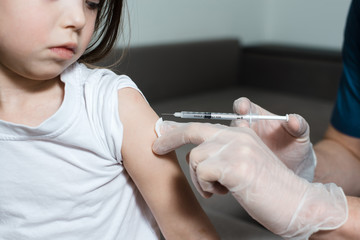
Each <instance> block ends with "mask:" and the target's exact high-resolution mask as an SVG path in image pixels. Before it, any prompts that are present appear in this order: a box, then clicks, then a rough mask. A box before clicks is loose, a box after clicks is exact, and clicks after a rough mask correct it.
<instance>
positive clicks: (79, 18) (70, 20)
mask: <svg viewBox="0 0 360 240" xmlns="http://www.w3.org/2000/svg"><path fill="white" fill-rule="evenodd" d="M71 3H72V4H69V5H68V7H66V8H65V9H64V14H63V17H64V18H63V26H64V27H65V28H72V29H74V30H76V31H78V30H81V29H82V28H83V27H84V26H85V23H86V16H85V9H84V3H83V1H78V0H71Z"/></svg>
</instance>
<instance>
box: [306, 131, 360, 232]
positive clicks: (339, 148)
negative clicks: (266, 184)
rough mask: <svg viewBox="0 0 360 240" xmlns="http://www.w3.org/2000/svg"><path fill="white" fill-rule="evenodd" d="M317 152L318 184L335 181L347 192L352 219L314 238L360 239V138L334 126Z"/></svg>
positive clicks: (316, 180)
mask: <svg viewBox="0 0 360 240" xmlns="http://www.w3.org/2000/svg"><path fill="white" fill-rule="evenodd" d="M314 149H315V152H316V156H317V159H318V164H317V168H316V171H315V179H314V182H322V183H328V182H334V183H336V184H337V185H338V186H341V187H342V188H343V189H344V192H345V194H346V195H347V196H348V197H347V201H348V207H349V218H348V220H347V222H346V223H345V224H344V225H343V226H342V227H340V228H339V229H336V230H333V231H323V232H318V233H316V234H314V235H313V236H312V238H311V239H360V198H359V196H360V184H359V182H360V139H358V138H353V137H350V136H347V135H344V134H342V133H340V132H338V131H337V130H336V129H334V128H333V127H332V126H330V127H329V128H328V130H327V132H326V134H325V137H324V139H323V140H322V141H320V142H319V143H317V144H316V145H315V147H314Z"/></svg>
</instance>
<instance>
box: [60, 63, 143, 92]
mask: <svg viewBox="0 0 360 240" xmlns="http://www.w3.org/2000/svg"><path fill="white" fill-rule="evenodd" d="M61 78H62V80H63V81H64V82H65V83H70V84H75V85H80V86H87V87H94V88H97V89H113V88H117V89H120V88H124V87H132V88H136V89H138V87H137V86H136V84H135V83H134V81H132V80H131V79H130V77H128V76H127V75H118V74H116V73H115V72H113V71H111V70H110V69H106V68H90V67H88V66H86V65H85V64H82V63H74V64H73V65H71V66H70V67H69V68H68V69H67V70H65V71H64V73H63V74H62V75H61Z"/></svg>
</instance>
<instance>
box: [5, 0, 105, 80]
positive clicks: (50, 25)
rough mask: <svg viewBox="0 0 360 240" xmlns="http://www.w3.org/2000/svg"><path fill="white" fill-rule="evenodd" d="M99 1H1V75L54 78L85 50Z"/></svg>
mask: <svg viewBox="0 0 360 240" xmlns="http://www.w3.org/2000/svg"><path fill="white" fill-rule="evenodd" d="M99 1H100V0H0V74H1V73H4V72H8V73H10V72H11V73H15V74H16V75H18V76H21V77H25V78H29V79H33V80H46V79H50V78H54V77H57V76H58V75H59V74H60V73H61V72H62V71H63V70H65V68H67V67H68V66H69V65H71V64H72V63H74V62H75V61H76V60H77V59H79V58H80V56H81V55H82V54H83V53H84V51H85V50H86V48H87V46H88V44H89V42H90V40H91V37H92V35H93V32H94V25H95V20H96V16H97V8H96V4H98V3H99ZM0 76H1V75H0Z"/></svg>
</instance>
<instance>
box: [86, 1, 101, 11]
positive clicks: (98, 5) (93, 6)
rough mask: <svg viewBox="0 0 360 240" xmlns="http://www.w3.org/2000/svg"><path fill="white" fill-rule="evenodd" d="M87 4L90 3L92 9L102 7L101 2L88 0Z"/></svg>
mask: <svg viewBox="0 0 360 240" xmlns="http://www.w3.org/2000/svg"><path fill="white" fill-rule="evenodd" d="M86 4H87V5H88V8H89V9H90V10H98V9H99V8H100V3H95V2H91V1H86Z"/></svg>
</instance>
